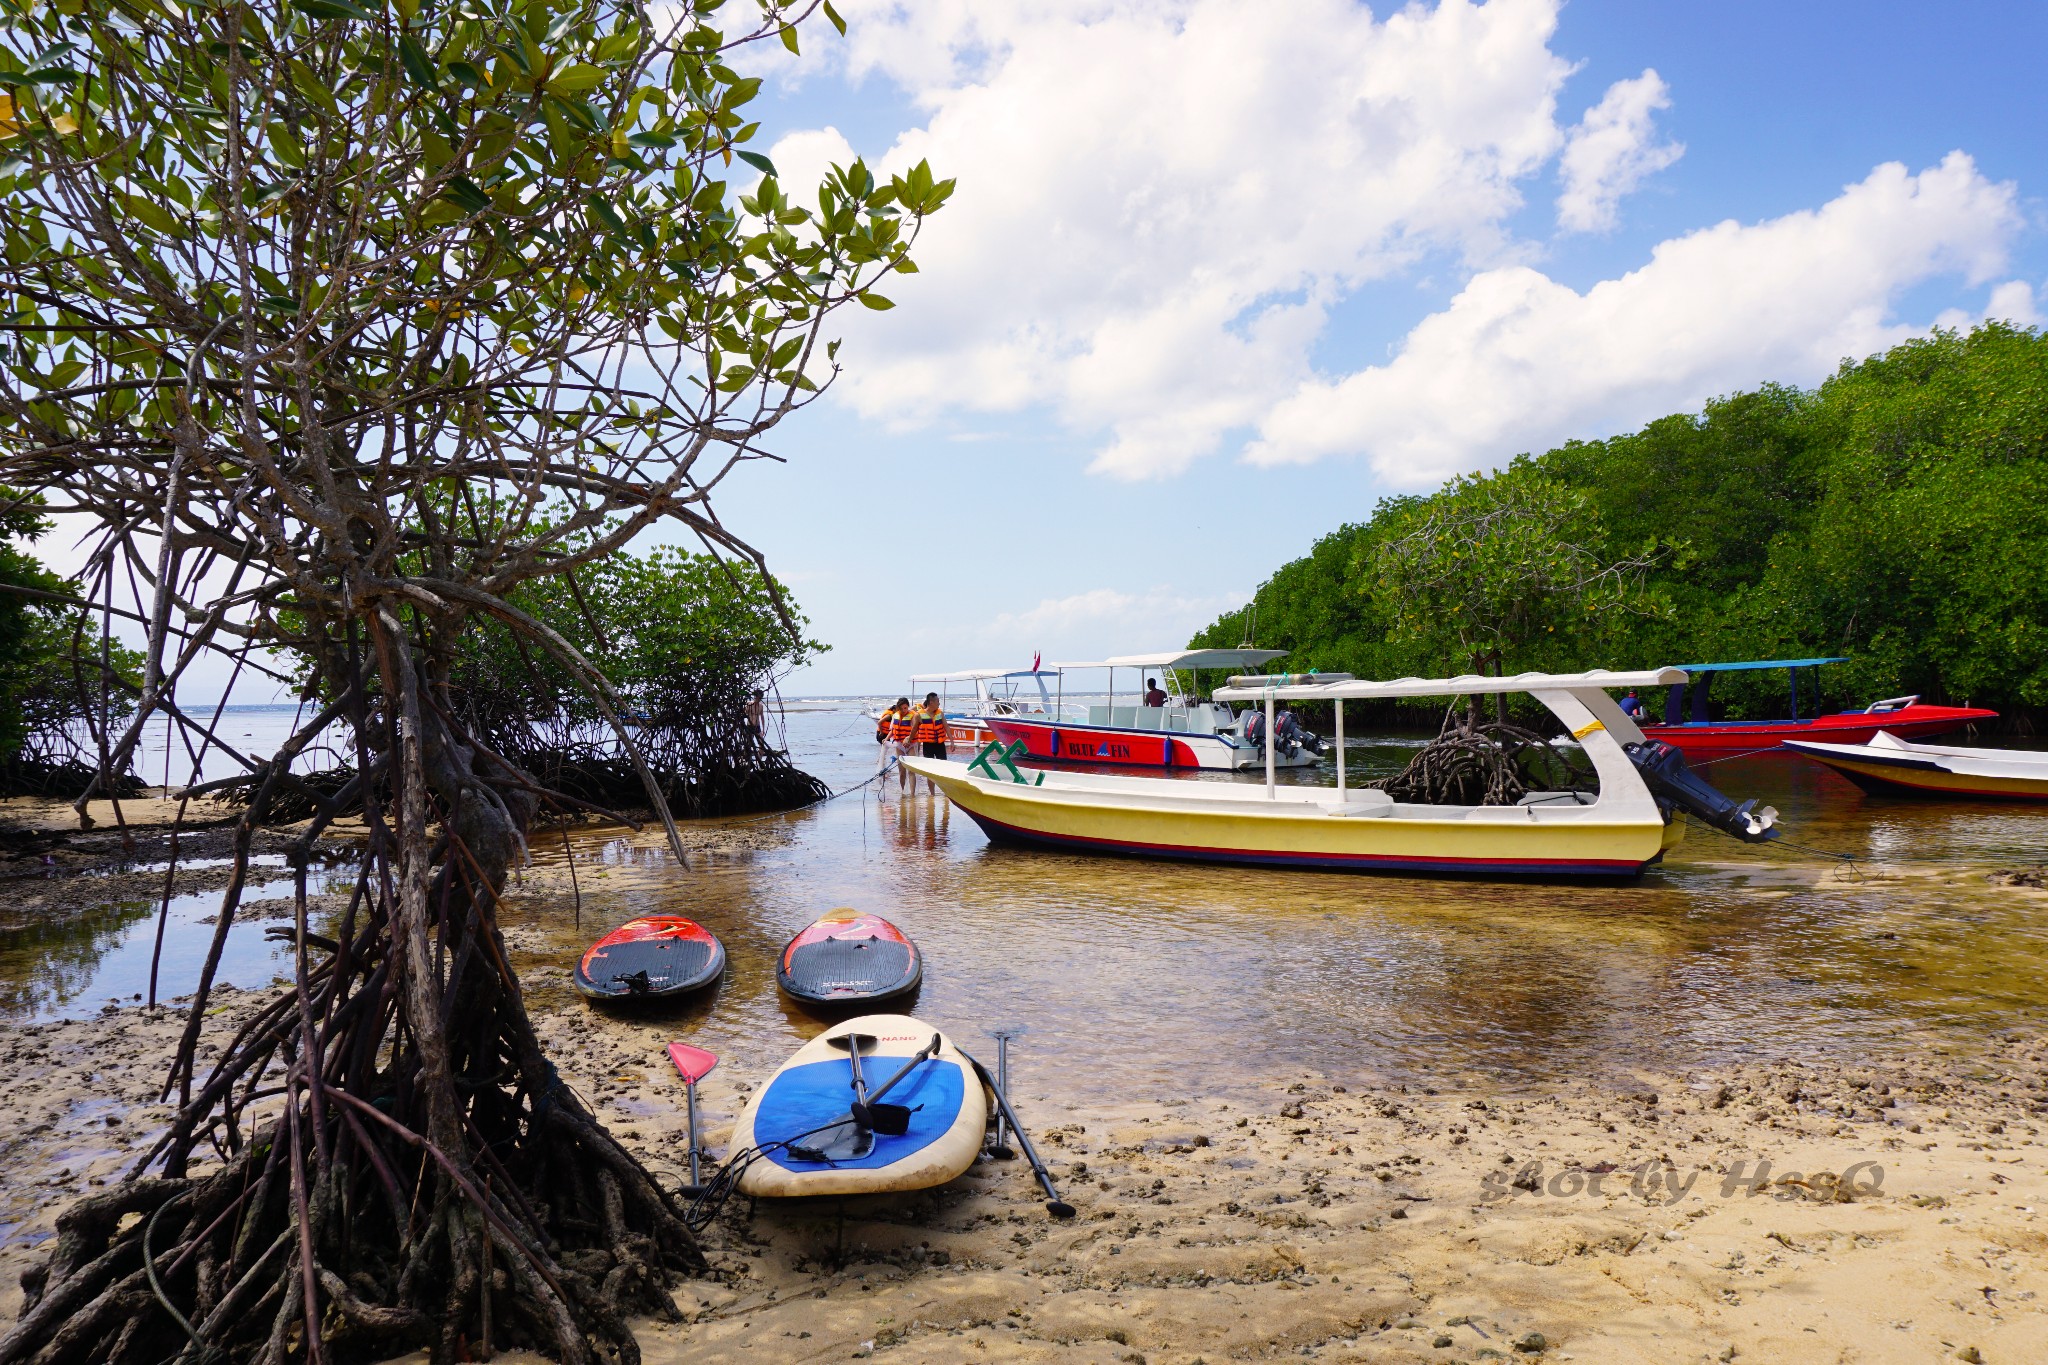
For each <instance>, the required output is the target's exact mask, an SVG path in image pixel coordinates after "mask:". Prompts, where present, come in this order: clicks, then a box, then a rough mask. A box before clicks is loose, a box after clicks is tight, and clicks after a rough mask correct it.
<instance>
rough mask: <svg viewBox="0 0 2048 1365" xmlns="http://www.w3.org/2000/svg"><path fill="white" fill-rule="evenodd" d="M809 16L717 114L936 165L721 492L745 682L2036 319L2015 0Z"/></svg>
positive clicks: (1028, 637) (984, 624)
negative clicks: (1926, 343) (741, 99)
mask: <svg viewBox="0 0 2048 1365" xmlns="http://www.w3.org/2000/svg"><path fill="white" fill-rule="evenodd" d="M836 3H837V6H838V9H839V11H840V12H841V13H842V14H843V15H844V16H845V18H846V21H847V25H848V31H847V33H846V35H845V36H844V37H840V36H839V35H837V34H835V33H833V32H832V31H831V29H830V28H828V27H827V26H826V25H825V24H824V23H823V22H822V21H819V22H814V23H812V24H810V25H809V26H808V27H807V28H806V29H805V30H804V37H803V44H802V46H803V55H802V56H800V57H791V56H789V55H788V54H787V53H785V52H784V51H783V50H782V49H781V47H780V46H779V45H774V44H763V45H758V46H757V47H755V48H754V49H751V50H749V51H748V52H746V53H744V54H742V55H741V57H740V59H739V64H741V65H744V66H746V67H748V68H749V69H750V70H751V71H753V72H754V73H755V74H759V75H761V76H763V77H764V80H765V85H764V88H763V91H762V94H761V96H760V97H759V98H758V100H757V101H756V102H755V104H754V105H753V106H752V110H751V112H752V116H753V117H756V118H758V119H760V120H761V124H762V126H761V130H760V133H759V134H758V136H757V137H756V139H755V141H754V143H753V144H752V145H753V146H754V147H755V148H757V149H759V150H762V151H765V152H767V153H768V154H769V155H770V157H771V158H772V159H773V161H774V162H775V164H776V166H777V167H778V169H779V171H780V174H781V176H782V179H783V182H784V186H785V188H786V189H789V190H791V192H792V193H794V194H799V195H801V194H802V191H801V189H800V188H799V187H800V186H802V185H804V184H805V183H807V182H808V183H811V184H815V183H816V180H817V178H818V177H819V176H820V175H821V174H822V172H823V169H824V168H825V166H826V165H827V164H828V163H830V162H834V161H845V160H848V159H850V158H851V157H853V156H855V155H859V156H862V157H864V158H866V159H867V160H868V162H869V163H870V165H872V166H875V167H877V168H878V169H880V170H882V171H883V172H891V171H901V170H903V169H904V168H906V167H908V166H909V165H911V164H914V163H915V162H916V161H917V160H919V159H920V158H925V159H929V161H930V162H931V164H932V166H933V168H934V170H935V171H936V172H937V173H938V174H939V175H940V176H941V177H953V178H955V179H956V180H957V182H958V188H957V190H956V192H955V194H954V196H953V199H952V201H951V203H950V204H948V206H947V207H946V208H945V209H944V210H943V211H942V212H940V213H939V214H937V215H935V216H934V217H933V218H932V219H931V220H930V221H929V222H928V223H927V225H926V226H925V229H924V233H923V236H922V237H921V239H920V240H919V242H918V244H917V249H916V252H915V256H916V259H917V262H918V264H919V266H920V270H919V273H917V274H915V275H910V276H903V277H899V278H897V279H896V280H895V281H894V282H893V284H892V287H891V291H890V293H891V297H892V298H893V299H894V301H895V303H896V307H895V308H894V309H892V310H890V311H888V312H884V313H877V312H867V311H865V310H851V311H852V312H854V313H857V314H858V316H854V317H849V318H847V319H846V327H845V331H844V346H843V349H842V351H841V352H840V360H841V362H842V364H843V366H844V371H843V373H842V374H841V376H840V377H839V379H838V381H837V382H836V384H835V385H834V386H833V387H832V389H831V390H830V391H829V392H828V394H827V395H826V397H825V398H824V399H823V400H821V401H820V402H819V403H817V404H815V405H814V406H812V407H810V408H809V409H807V410H805V411H803V412H801V413H799V414H797V415H796V416H794V417H793V418H792V419H790V420H789V421H788V422H786V423H785V424H784V425H783V426H782V427H781V428H779V429H778V430H777V431H776V432H775V433H774V434H773V438H772V440H771V441H770V442H769V443H768V445H769V448H770V449H771V450H772V451H773V452H774V453H775V454H776V455H778V456H779V457H781V462H780V463H775V462H768V461H760V462H755V463H752V464H750V465H749V466H747V467H746V468H745V469H744V470H742V471H741V472H740V473H738V474H736V475H735V476H734V477H733V478H732V479H731V480H729V481H728V482H727V484H726V485H725V486H724V488H723V489H722V492H721V500H720V502H719V505H718V510H719V513H720V516H721V518H722V520H723V521H724V522H725V523H726V525H727V526H729V527H730V528H732V529H733V530H734V531H736V532H737V533H739V534H740V535H741V536H743V537H744V538H746V539H748V540H750V541H752V542H753V543H754V544H755V545H756V546H758V547H759V548H760V549H762V550H763V551H764V552H765V553H766V554H767V557H768V560H769V563H770V565H771V567H772V568H773V569H774V570H775V571H776V572H777V573H778V574H779V575H780V576H781V577H782V578H783V579H784V581H785V582H786V583H787V584H788V586H789V587H790V589H791V591H792V593H793V594H794V595H795V597H796V598H797V600H798V601H799V603H800V604H801V606H802V609H803V610H804V611H805V613H806V614H807V615H808V616H809V618H810V622H811V627H812V633H813V634H814V635H816V636H817V637H819V638H821V639H822V640H824V641H826V642H827V643H829V644H830V645H831V646H832V648H831V651H830V652H829V653H827V654H825V655H824V656H823V657H822V658H821V659H820V660H819V661H818V662H816V663H814V664H812V665H810V666H807V667H805V668H804V669H802V670H800V671H799V672H798V673H796V674H795V675H794V676H792V677H791V678H789V679H787V680H786V681H785V682H784V684H783V689H782V690H783V695H784V696H785V697H799V696H815V695H831V694H854V693H871V692H875V691H879V690H885V689H886V690H889V691H895V690H897V689H899V688H901V687H902V686H903V685H904V682H905V680H906V678H907V676H908V675H909V674H911V673H914V672H933V671H940V670H954V669H964V668H976V667H994V666H1023V665H1025V664H1027V663H1029V662H1030V660H1031V659H1032V658H1033V656H1034V655H1042V656H1043V657H1044V658H1045V659H1047V660H1066V659H1089V658H1100V657H1103V656H1104V655H1105V654H1111V653H1117V654H1121V653H1138V652H1150V651H1155V650H1161V649H1170V648H1173V647H1176V646H1178V645H1180V644H1182V643H1184V642H1185V641H1186V640H1187V638H1188V637H1189V635H1190V634H1191V633H1192V632H1193V631H1195V630H1197V629H1200V628H1201V627H1202V626H1204V625H1206V624H1207V623H1208V622H1210V621H1212V620H1213V619H1214V618H1215V617H1216V616H1218V615H1219V614H1220V613H1222V612H1224V611H1227V610H1232V609H1234V608H1236V607H1238V606H1240V605H1242V604H1243V603H1244V602H1246V601H1247V600H1249V598H1250V596H1251V594H1252V593H1253V591H1254V590H1255V589H1256V588H1257V586H1258V584H1259V583H1260V581H1261V580H1262V579H1263V578H1265V577H1266V576H1267V575H1268V574H1270V573H1271V572H1272V571H1273V570H1274V569H1275V568H1277V567H1278V566H1279V565H1280V564H1282V563H1283V562H1285V561H1286V560H1288V559H1291V558H1293V557H1295V556H1298V555H1300V554H1302V553H1304V552H1305V551H1306V550H1307V548H1308V547H1309V545H1310V544H1311V543H1312V542H1313V541H1314V540H1315V539H1316V538H1317V537H1318V536H1320V535H1322V534H1324V533H1326V532H1328V531H1330V530H1332V529H1334V528H1336V527H1337V526H1339V525H1341V524H1342V523H1344V522H1346V521H1357V520H1362V519H1364V518H1366V517H1367V516H1369V515H1370V514H1371V512H1372V509H1373V507H1374V505H1375V503H1376V502H1377V501H1378V500H1379V499H1380V498H1382V497H1384V496H1387V495H1389V494H1395V493H1405V492H1413V491H1419V490H1426V489H1429V488H1432V487H1434V486H1436V485H1437V484H1438V483H1440V482H1441V481H1442V480H1443V479H1445V478H1446V477H1448V476H1450V475H1452V474H1455V473H1460V472H1467V471H1472V470H1478V469H1483V468H1489V467H1493V466H1497V465H1499V464H1502V463H1504V462H1505V461H1507V460H1508V459H1511V458H1512V457H1513V456H1514V455H1515V454H1516V453H1518V452H1520V451H1525V450H1537V451H1540V450H1543V449H1545V448H1547V447H1549V446H1551V445H1553V444H1556V443H1557V442H1559V441H1562V440H1564V439H1567V438H1571V437H1587V438H1591V437H1599V436H1604V435H1610V434H1613V433H1616V432H1620V431H1626V430H1631V429H1633V428H1635V427H1637V426H1640V425H1641V424H1643V423H1644V422H1646V421H1649V420H1651V419H1653V418H1656V417H1659V416H1662V415H1664V414H1667V413H1670V412H1676V411H1684V410H1688V409H1697V408H1698V406H1699V405H1700V404H1701V403H1702V402H1703V401H1704V400H1706V399H1708V398H1710V397H1712V396H1714V395H1717V394H1723V393H1727V392H1731V391H1734V390H1737V389H1742V388H1747V387H1752V386H1755V385H1757V384H1760V383H1764V382H1767V381H1777V382H1790V383H1798V384H1812V383H1814V382H1817V381H1818V380H1820V379H1821V378H1823V377H1824V376H1825V375H1827V374H1828V373H1829V372H1830V371H1832V370H1833V369H1834V368H1835V367H1836V366H1837V365H1838V364H1839V363H1840V362H1841V361H1842V360H1843V359H1844V358H1860V357H1862V356H1864V355H1867V354H1870V353H1871V352H1874V351H1877V350H1880V349H1882V348H1884V347H1886V346H1888V345H1891V344H1893V343H1895V342H1897V341H1900V340H1902V339H1905V338H1907V337H1910V336H1914V335H1917V334H1922V333H1924V332H1926V331H1927V330H1928V329H1929V328H1931V327H1934V326H1966V325H1969V324H1970V323H1972V322H1974V321H1975V320H1977V319H1980V318H1983V317H1986V316H1995V317H2001V318H2007V319H2010V320H2012V321H2015V322H2018V323H2021V324H2027V325H2033V324H2037V323H2039V322H2040V321H2041V319H2042V315H2043V314H2044V313H2048V232H2044V226H2048V213H2044V202H2043V199H2042V196H2043V194H2044V193H2048V164H2044V158H2048V152H2044V150H2043V149H2044V142H2043V140H2042V139H2041V137H2040V130H2041V129H2042V128H2043V127H2048V83H2044V82H2042V81H2041V80H2040V79H2039V78H2038V72H2037V70H2036V69H2035V68H2036V66H2037V64H2038V57H2039V54H2040V53H2041V52H2043V51H2048V6H2044V5H2042V4H2041V3H2039V0H2005V2H2001V0H1976V2H1973V3H1971V4H1967V5H1941V6H1933V5H1926V4H1924V3H1920V4H1907V3H1889V2H1888V0H1856V3H1846V2H1843V3H1837V2H1836V0H1803V3H1800V4H1796V5H1786V4H1783V3H1777V4H1764V3H1758V2H1756V0H1721V3H1717V4H1714V5H1711V6H1709V5H1699V4H1680V3H1675V2H1671V0H1570V3H1561V0H1491V2H1490V3H1486V4H1475V3H1468V2H1467V0H1442V2H1441V3H1436V4H1427V3H1418V4H1414V5H1411V6H1409V7H1407V8H1396V7H1393V6H1390V5H1385V4H1379V5H1371V6H1368V5H1364V4H1357V3H1350V2H1349V0H1279V2H1277V3H1276V0H836ZM735 12H736V11H735ZM60 557H61V556H60ZM195 685H197V686H199V687H200V689H201V690H204V684H203V683H198V684H195ZM239 698H240V694H239V692H238V699H239ZM247 699H248V700H262V699H265V698H257V697H254V696H250V697H248V698H247Z"/></svg>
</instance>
